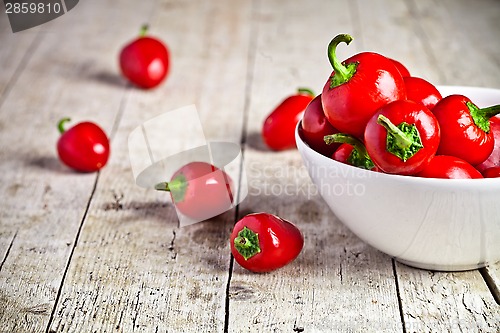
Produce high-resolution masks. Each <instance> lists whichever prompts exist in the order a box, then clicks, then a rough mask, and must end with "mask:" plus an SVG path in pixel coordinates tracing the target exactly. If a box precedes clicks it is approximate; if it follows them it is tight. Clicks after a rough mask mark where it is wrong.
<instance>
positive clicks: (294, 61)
mask: <svg viewBox="0 0 500 333" xmlns="http://www.w3.org/2000/svg"><path fill="white" fill-rule="evenodd" d="M259 6H260V7H259V8H258V12H257V14H256V15H257V17H258V21H257V22H258V23H259V25H258V27H257V28H256V31H257V36H258V39H257V42H256V45H255V55H254V60H253V61H254V62H255V65H254V71H253V73H252V82H251V83H252V86H251V96H250V106H249V111H248V125H247V126H248V127H247V133H248V134H247V138H246V145H245V166H246V171H247V176H248V184H249V197H248V198H247V199H246V201H244V202H243V203H242V204H241V205H240V209H241V210H240V217H241V216H243V215H245V214H246V213H250V212H258V211H266V212H269V213H274V214H277V215H279V216H281V217H283V218H285V219H288V220H290V221H292V222H294V223H295V224H296V225H297V226H298V227H299V228H300V229H301V230H302V231H303V233H304V236H305V245H304V249H303V251H302V253H301V254H300V256H299V257H298V258H297V259H296V261H294V262H293V263H291V264H290V265H288V266H286V267H283V268H281V269H279V270H277V271H274V272H271V273H268V274H252V273H250V272H248V271H246V270H244V269H243V268H241V267H240V266H239V265H237V264H236V263H235V264H234V270H233V273H232V277H231V284H230V290H229V291H230V294H229V296H230V299H229V322H228V326H229V331H230V332H233V331H234V332H250V331H252V332H292V331H295V332H331V331H332V330H335V331H336V332H352V331H356V332H362V331H371V330H373V328H374V327H376V328H377V330H379V331H385V332H394V331H402V324H401V320H400V315H399V309H398V299H397V294H396V287H395V281H394V275H393V269H392V263H391V259H390V258H389V257H388V256H386V255H384V254H382V253H380V252H378V251H376V250H374V249H373V248H371V247H369V246H367V245H366V244H365V243H363V242H362V241H361V240H359V239H358V238H357V237H356V236H354V235H353V234H352V233H351V232H350V231H349V230H347V228H346V227H345V226H343V225H342V224H341V223H340V221H339V220H338V219H337V218H336V217H335V215H334V214H333V213H331V212H330V211H329V209H328V208H327V206H326V204H325V203H324V201H323V200H322V199H321V198H320V197H319V196H318V194H317V191H316V189H315V188H314V187H313V186H312V184H311V181H310V180H309V177H308V175H307V172H306V170H305V168H304V166H303V163H302V161H301V158H300V156H299V154H298V152H297V151H296V150H292V151H286V152H271V151H269V150H267V149H266V148H265V146H264V145H263V143H262V140H261V138H260V133H261V126H262V123H263V121H264V119H265V117H266V116H267V114H268V113H269V112H270V111H271V110H272V109H273V108H274V107H275V106H276V105H277V104H278V103H280V102H281V100H282V99H283V98H285V97H286V96H288V95H290V94H293V93H294V91H295V90H296V88H297V87H299V86H309V87H311V88H312V89H314V90H316V91H317V92H319V91H321V89H322V87H323V85H324V83H325V82H326V80H327V78H328V77H329V75H330V73H331V68H330V65H329V62H328V59H327V56H326V49H327V46H328V43H329V41H330V40H331V38H333V37H334V35H336V34H337V33H343V32H350V31H351V30H352V29H353V24H354V23H353V18H352V12H351V11H352V8H350V7H349V5H348V3H347V2H338V1H337V2H329V3H326V2H323V1H312V2H309V3H308V5H307V6H302V5H300V6H299V5H298V4H297V3H294V2H289V1H265V2H264V1H262V2H260V3H259ZM339 13H342V15H339ZM293 22H295V24H294V23H293ZM298 22H300V24H299V23H298ZM347 52H353V51H352V50H351V49H349V51H347V50H346V48H339V53H340V56H341V57H345V56H346V53H347Z"/></svg>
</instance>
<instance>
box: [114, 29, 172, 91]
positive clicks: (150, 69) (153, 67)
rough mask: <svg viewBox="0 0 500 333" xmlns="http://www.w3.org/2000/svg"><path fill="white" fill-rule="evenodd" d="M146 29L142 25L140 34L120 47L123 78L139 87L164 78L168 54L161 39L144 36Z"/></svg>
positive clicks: (167, 70) (157, 83)
mask: <svg viewBox="0 0 500 333" xmlns="http://www.w3.org/2000/svg"><path fill="white" fill-rule="evenodd" d="M146 30H147V27H143V31H142V33H141V36H140V37H139V38H137V39H134V40H133V41H131V42H130V43H128V44H127V45H125V46H124V47H123V48H122V50H121V51H120V56H119V63H120V69H121V72H122V74H123V76H125V78H127V79H128V80H129V81H130V82H132V83H133V84H134V85H136V86H138V87H140V88H143V89H150V88H154V87H156V86H158V85H159V84H160V83H161V82H162V81H163V80H164V79H165V78H166V76H167V74H168V72H169V67H170V56H169V51H168V48H167V46H166V45H165V44H164V43H163V42H162V41H161V40H159V39H157V38H154V37H149V36H145V34H146Z"/></svg>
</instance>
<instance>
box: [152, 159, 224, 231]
mask: <svg viewBox="0 0 500 333" xmlns="http://www.w3.org/2000/svg"><path fill="white" fill-rule="evenodd" d="M155 189H157V190H159V191H168V192H170V195H171V197H172V201H173V203H174V205H175V207H176V208H177V209H178V210H179V212H181V213H182V214H184V215H185V216H187V217H190V218H193V219H197V220H200V221H202V220H206V219H208V218H211V217H214V216H216V215H219V214H221V213H224V212H225V211H226V210H228V209H229V208H230V207H231V204H232V202H233V182H232V180H231V178H230V177H229V175H227V174H226V173H225V172H224V171H223V170H221V169H219V168H217V167H215V166H213V165H212V164H210V163H206V162H198V161H196V162H190V163H188V164H186V165H184V166H183V167H181V168H180V169H179V170H177V171H176V172H175V173H174V175H173V176H172V179H171V180H170V181H169V182H163V183H159V184H157V185H156V186H155Z"/></svg>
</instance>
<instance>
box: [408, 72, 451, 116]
mask: <svg viewBox="0 0 500 333" xmlns="http://www.w3.org/2000/svg"><path fill="white" fill-rule="evenodd" d="M403 80H404V82H405V87H406V97H407V99H409V100H410V101H414V102H417V103H419V104H422V105H423V106H425V107H426V108H428V109H429V110H431V111H432V109H433V108H434V106H436V104H437V103H438V102H439V101H440V100H441V99H442V98H443V97H442V96H441V93H440V92H439V90H437V88H436V87H435V86H434V85H433V84H432V83H430V82H429V81H427V80H424V79H422V78H419V77H415V76H408V77H404V78H403Z"/></svg>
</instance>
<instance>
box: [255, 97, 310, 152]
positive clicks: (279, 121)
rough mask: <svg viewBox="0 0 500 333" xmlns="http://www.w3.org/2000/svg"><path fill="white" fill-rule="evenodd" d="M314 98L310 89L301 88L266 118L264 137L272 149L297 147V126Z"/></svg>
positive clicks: (263, 130) (263, 128) (263, 127)
mask: <svg viewBox="0 0 500 333" xmlns="http://www.w3.org/2000/svg"><path fill="white" fill-rule="evenodd" d="M313 98H314V93H313V92H312V91H311V90H310V89H306V88H299V89H298V91H297V93H296V94H295V95H292V96H289V97H287V98H286V99H285V100H283V101H282V102H281V103H280V104H279V105H278V106H277V107H276V108H275V109H274V110H273V111H272V112H271V113H270V114H269V115H268V116H267V118H266V120H265V121H264V124H263V125H262V138H263V140H264V142H265V144H266V145H267V146H268V147H269V148H270V149H272V150H286V149H292V148H295V147H296V145H295V127H296V126H297V124H298V122H299V121H300V119H302V116H303V114H304V110H305V109H306V107H307V105H308V104H309V103H310V102H311V101H312V99H313Z"/></svg>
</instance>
